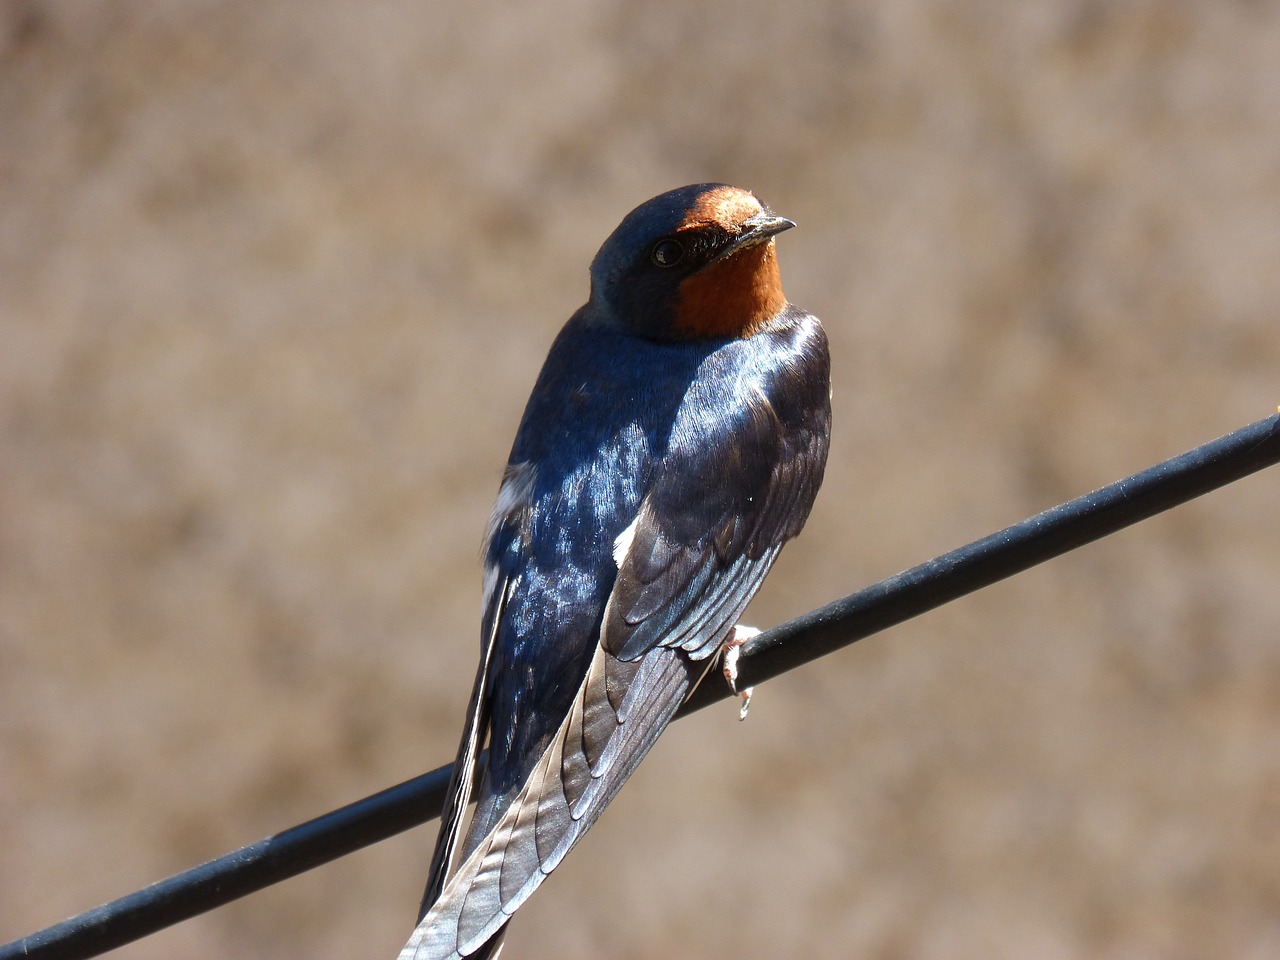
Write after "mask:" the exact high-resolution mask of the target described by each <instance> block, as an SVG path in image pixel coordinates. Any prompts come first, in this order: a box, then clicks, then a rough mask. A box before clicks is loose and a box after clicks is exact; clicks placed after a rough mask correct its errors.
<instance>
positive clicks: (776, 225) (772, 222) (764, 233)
mask: <svg viewBox="0 0 1280 960" xmlns="http://www.w3.org/2000/svg"><path fill="white" fill-rule="evenodd" d="M794 226H795V222H794V221H791V220H788V219H787V218H786V217H780V216H778V215H777V214H776V213H773V212H771V211H769V210H761V211H760V212H759V213H757V214H756V215H755V216H754V217H749V218H747V219H746V220H744V221H742V230H741V231H739V233H738V235H737V236H736V237H734V238H733V242H732V243H730V244H729V245H728V246H727V247H725V248H724V249H723V250H721V251H720V254H719V256H717V257H716V258H715V260H723V259H724V258H725V257H731V256H733V255H734V254H735V253H737V252H738V251H739V250H745V249H746V248H747V247H754V246H755V245H756V244H758V243H765V242H766V241H768V239H769V238H770V237H772V236H774V235H775V234H779V233H781V232H782V231H783V230H790V229H791V228H792V227H794ZM712 262H713V263H714V262H715V261H714V260H713V261H712Z"/></svg>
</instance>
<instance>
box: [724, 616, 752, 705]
mask: <svg viewBox="0 0 1280 960" xmlns="http://www.w3.org/2000/svg"><path fill="white" fill-rule="evenodd" d="M759 634H760V631H759V630H757V629H756V628H755V627H744V626H743V625H742V624H738V625H737V626H735V627H734V628H733V632H732V633H730V634H729V639H728V640H726V641H725V642H724V654H723V656H722V657H721V661H720V662H721V664H722V665H723V668H724V679H725V682H726V683H728V684H729V689H730V690H732V691H733V692H734V693H735V694H737V696H738V698H739V699H740V700H741V701H742V705H741V706H740V707H739V708H738V719H739V720H745V719H747V711H748V710H750V709H751V692H752V690H754V689H755V688H754V687H747V688H746V689H744V690H739V689H738V657H739V655H740V654H741V652H742V645H743V644H744V643H746V642H747V641H748V640H750V639H751V638H752V637H755V636H759Z"/></svg>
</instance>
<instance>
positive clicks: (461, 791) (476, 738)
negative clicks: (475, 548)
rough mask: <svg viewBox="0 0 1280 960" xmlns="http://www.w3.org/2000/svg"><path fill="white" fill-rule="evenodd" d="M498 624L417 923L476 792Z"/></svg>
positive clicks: (440, 884) (436, 890)
mask: <svg viewBox="0 0 1280 960" xmlns="http://www.w3.org/2000/svg"><path fill="white" fill-rule="evenodd" d="M505 599H506V584H502V585H500V587H499V592H498V594H497V595H496V596H495V598H494V601H495V602H496V603H498V604H499V605H500V604H502V603H503V602H505ZM500 621H501V610H500V609H499V610H497V611H495V615H494V616H493V617H492V625H491V626H490V628H489V630H488V633H487V636H486V638H485V644H484V650H483V651H482V653H481V655H480V666H479V668H478V669H477V670H476V680H475V684H474V685H473V686H472V688H471V701H470V703H468V704H467V722H466V724H465V725H464V726H463V729H462V740H461V742H460V743H459V744H458V755H457V758H456V759H455V760H454V761H453V774H452V775H451V776H450V778H449V790H448V792H447V793H446V794H445V799H444V809H443V810H442V811H441V813H440V832H439V833H438V834H437V835H436V848H435V851H434V853H433V854H432V856H431V869H430V870H429V871H428V872H427V886H426V889H425V890H424V891H423V893H422V905H421V906H420V907H419V908H418V919H419V920H421V919H422V918H423V917H424V916H425V915H426V913H427V911H428V910H430V909H431V905H432V904H433V903H435V901H436V899H437V898H438V897H439V896H440V891H441V890H443V889H444V884H445V880H446V879H448V876H449V871H450V870H451V869H452V867H453V859H454V854H455V851H456V850H457V846H458V840H459V838H460V836H461V834H462V820H463V814H464V813H465V812H466V809H467V804H468V803H470V802H471V796H472V794H473V793H474V791H475V783H476V761H477V759H479V756H480V750H481V747H482V745H483V744H484V739H485V735H486V733H487V732H488V728H489V697H488V687H489V665H490V664H491V663H492V662H493V653H494V647H495V646H496V644H497V635H498V631H497V625H498V623H499V622H500Z"/></svg>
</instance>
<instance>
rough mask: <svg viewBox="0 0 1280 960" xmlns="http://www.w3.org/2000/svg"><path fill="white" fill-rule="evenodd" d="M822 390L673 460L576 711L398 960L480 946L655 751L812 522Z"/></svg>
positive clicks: (622, 547)
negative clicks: (790, 545)
mask: <svg viewBox="0 0 1280 960" xmlns="http://www.w3.org/2000/svg"><path fill="white" fill-rule="evenodd" d="M821 389H822V391H823V395H822V397H821V398H820V399H815V400H814V402H813V403H812V404H808V405H802V406H803V407H804V409H802V410H798V411H794V410H793V411H790V412H791V413H794V414H795V415H794V416H787V415H786V411H784V413H783V415H781V416H780V412H779V409H778V408H777V407H775V405H774V404H772V403H770V402H769V401H768V399H766V397H765V396H764V394H763V393H761V394H759V395H758V397H757V399H756V401H755V402H752V403H750V404H748V405H747V410H746V411H745V413H744V414H742V415H740V416H737V417H725V418H721V419H720V420H719V421H718V423H719V426H718V427H717V428H716V431H715V432H716V435H715V436H712V437H698V436H689V437H686V438H685V440H686V441H687V442H683V443H681V444H679V445H678V449H673V450H672V451H669V453H668V455H667V456H666V457H665V458H664V460H663V462H662V464H661V465H660V467H659V468H658V470H657V471H656V473H655V476H654V480H653V483H652V485H651V487H650V489H649V492H648V494H647V495H646V497H645V499H644V501H643V502H642V504H641V507H640V510H639V512H638V515H637V517H636V520H635V522H634V523H633V524H632V525H631V526H630V527H628V529H627V531H626V532H624V534H623V535H622V536H621V537H619V538H618V544H617V546H616V549H615V559H616V560H617V561H618V566H619V571H618V576H617V579H616V581H615V584H614V588H613V591H612V593H611V595H610V597H609V600H608V603H607V605H606V607H605V611H604V613H603V622H602V626H601V633H600V640H599V643H598V645H597V648H596V651H595V653H594V655H593V658H592V661H591V664H590V666H589V668H588V670H587V674H586V677H585V679H584V680H583V682H582V684H581V686H580V687H579V688H578V691H577V693H576V695H575V697H574V700H573V703H572V706H571V708H570V710H569V713H568V714H567V716H566V717H565V719H564V720H563V722H562V723H561V725H560V727H559V729H558V730H557V731H556V733H555V735H554V736H553V737H552V738H551V742H550V744H549V746H548V747H547V749H546V750H545V752H544V753H543V755H542V757H541V758H540V759H539V761H538V762H537V764H536V766H535V767H534V769H533V772H532V773H531V774H530V776H529V778H528V779H527V780H526V781H525V784H524V786H523V788H522V789H521V791H520V793H519V794H518V795H517V796H516V797H515V798H514V799H513V801H512V802H511V804H510V805H509V806H508V807H507V809H506V810H505V811H504V812H503V814H502V815H501V816H500V817H499V818H498V820H497V822H496V823H495V824H494V826H493V827H492V829H491V830H489V832H488V833H487V835H486V836H485V837H484V838H483V839H482V840H481V841H480V842H479V844H478V845H477V846H476V847H475V848H474V850H472V852H471V853H470V855H469V856H468V857H467V859H466V860H465V861H464V862H463V864H462V865H461V866H460V867H459V868H458V872H457V873H456V874H455V875H454V876H452V877H451V878H450V879H449V882H448V884H447V886H446V887H445V889H444V892H443V894H442V895H441V896H440V898H439V900H437V902H436V904H435V905H434V906H433V907H432V908H431V911H430V913H429V914H428V915H427V917H426V918H425V919H424V920H423V922H422V923H421V924H419V926H418V928H417V930H415V931H414V934H413V936H412V937H411V938H410V940H409V943H408V944H407V945H406V946H405V948H404V950H403V951H402V953H401V954H400V957H401V960H428V958H459V957H465V956H467V955H469V954H470V953H473V952H474V951H476V950H478V949H480V948H481V947H482V946H483V945H484V944H485V943H486V941H488V940H489V939H490V938H491V937H492V936H493V935H494V934H495V933H496V932H497V931H498V930H499V929H500V928H501V927H502V926H503V925H504V924H505V923H506V922H507V920H509V919H510V917H511V915H512V914H513V913H514V912H515V910H516V909H517V908H518V907H519V906H520V905H521V904H522V903H523V902H524V901H525V900H526V899H527V898H528V897H529V895H530V894H531V893H532V892H533V891H534V889H535V888H536V887H537V886H538V884H540V883H541V882H542V880H543V879H544V878H545V877H546V876H547V875H548V874H550V873H551V871H552V870H553V869H555V867H556V866H557V865H558V864H559V863H560V861H561V860H562V859H563V858H564V856H565V854H566V853H568V851H569V849H570V848H571V847H572V846H573V845H574V844H575V843H576V842H577V841H578V839H579V838H580V837H581V836H582V835H583V834H584V833H585V832H586V830H587V829H588V828H589V827H590V826H591V824H592V823H594V822H595V820H596V818H597V817H599V815H600V813H601V812H602V811H603V810H604V808H605V806H607V805H608V803H609V801H610V800H611V799H612V798H613V797H614V795H616V793H617V791H618V790H619V789H620V788H621V786H622V784H623V783H624V782H625V781H626V779H627V778H628V777H629V776H630V775H631V773H632V771H634V769H635V767H636V765H637V764H638V763H639V762H640V760H641V759H642V758H643V757H644V755H645V754H646V753H647V752H648V750H649V748H650V747H652V746H653V743H654V742H655V741H656V740H657V738H658V735H659V734H660V733H661V732H662V730H663V729H664V728H665V727H666V725H667V723H668V722H670V720H671V717H672V716H673V715H674V714H675V712H676V710H677V709H678V708H679V706H680V704H681V703H682V702H683V701H684V700H685V699H686V697H687V696H688V694H689V692H690V691H691V689H692V688H693V687H694V686H695V685H696V683H697V682H698V680H699V679H700V678H701V676H702V675H703V674H704V673H705V671H706V669H707V666H708V662H709V661H708V658H709V657H710V655H711V654H712V653H714V652H715V650H716V649H717V648H718V646H719V644H720V643H721V642H722V641H723V640H724V638H725V636H726V635H727V634H728V632H729V631H730V630H731V629H732V627H733V625H734V623H735V622H736V621H737V618H738V616H739V615H740V614H741V612H742V610H743V609H744V608H745V607H746V605H747V602H748V601H749V600H750V598H751V595H752V594H753V593H754V592H755V590H756V588H757V587H758V586H759V584H760V581H761V580H762V579H763V578H764V576H765V574H766V573H767V572H768V570H769V567H770V566H771V565H772V563H773V560H774V559H775V557H776V556H777V554H778V550H779V549H780V548H781V546H782V543H783V542H784V541H785V540H786V539H789V538H790V537H792V536H794V535H795V533H797V532H798V531H799V529H800V527H801V526H802V525H803V523H804V520H805V517H806V516H807V514H808V512H809V507H810V506H811V505H812V502H813V498H814V495H815V494H816V492H817V487H818V484H819V483H820V481H821V475H822V470H823V467H824V465H825V461H826V451H827V427H828V419H829V410H828V408H827V406H826V403H827V398H826V395H825V384H823V385H822V387H821ZM784 396H785V393H784ZM792 406H794V404H792ZM708 441H710V442H708ZM708 451H714V453H708ZM699 458H701V462H699Z"/></svg>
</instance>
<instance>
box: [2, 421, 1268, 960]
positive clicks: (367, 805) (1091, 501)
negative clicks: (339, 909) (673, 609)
mask: <svg viewBox="0 0 1280 960" xmlns="http://www.w3.org/2000/svg"><path fill="white" fill-rule="evenodd" d="M1277 461H1280V416H1272V417H1268V418H1267V419H1265V420H1259V421H1258V422H1257V423H1253V424H1250V425H1249V426H1247V427H1242V428H1240V429H1239V430H1236V431H1235V432H1234V433H1230V434H1227V435H1226V436H1225V437H1220V438H1219V439H1217V440H1214V441H1212V442H1210V443H1206V444H1204V445H1203V446H1200V447H1196V448H1195V449H1194V450H1191V451H1188V452H1187V453H1184V454H1182V455H1180V456H1177V457H1174V458H1172V459H1170V460H1166V461H1164V462H1163V463H1159V464H1156V465H1155V466H1154V467H1150V468H1149V469H1147V470H1143V471H1142V472H1141V473H1137V474H1134V475H1133V476H1131V477H1129V478H1127V479H1125V480H1121V481H1119V482H1117V483H1113V484H1111V485H1110V486H1107V487H1103V488H1102V489H1100V490H1096V491H1094V492H1093V493H1089V494H1086V495H1085V496H1083V497H1077V498H1076V499H1075V500H1071V501H1069V502H1067V503H1064V504H1062V505H1060V506H1057V507H1054V508H1053V509H1051V510H1046V511H1045V512H1044V513H1041V514H1038V515H1037V516H1034V517H1031V518H1030V519H1028V520H1023V521H1022V522H1021V523H1017V524H1014V525H1013V526H1011V527H1007V528H1006V529H1004V530H1001V531H1000V532H999V533H993V534H991V536H989V537H985V538H983V539H981V540H977V541H974V542H973V543H971V544H969V545H967V546H964V547H961V548H959V549H958V550H953V551H951V552H950V553H947V554H943V555H942V556H940V557H938V558H936V559H934V560H930V561H928V562H927V563H922V564H920V565H919V566H918V567H912V568H911V569H910V570H907V571H905V572H903V573H899V574H897V575H896V576H892V577H889V578H887V579H885V580H882V581H880V582H879V583H877V584H875V585H873V586H870V587H867V588H866V589H865V590H860V591H858V592H857V593H855V594H852V595H850V596H848V597H845V598H844V599H843V600H837V601H835V602H834V603H830V604H827V605H826V606H825V607H821V608H819V609H817V610H814V611H811V612H810V613H807V614H804V615H803V616H800V617H797V618H796V619H794V620H791V621H789V622H787V623H785V624H783V625H782V626H780V627H776V628H774V629H772V630H768V631H766V632H764V633H762V634H760V636H758V637H756V638H755V639H753V640H751V641H749V642H748V643H747V644H746V645H745V646H744V647H743V648H742V655H741V658H740V659H739V661H738V676H739V686H747V685H751V684H758V683H760V682H762V681H764V680H768V679H770V678H772V677H776V676H778V675H779V674H782V673H785V672H787V671H788V670H791V669H793V668H795V667H798V666H800V665H801V664H804V663H808V662H810V661H811V660H816V659H817V658H819V657H822V656H825V655H826V654H828V653H831V652H832V651H835V650H838V649H840V648H841V647H844V646H848V645H849V644H851V643H854V642H855V641H857V640H861V639H862V638H863V637H866V636H869V635H871V634H873V633H877V632H878V631H880V630H883V629H885V628H886V627H890V626H893V625H894V624H897V623H901V622H902V621H904V620H909V619H910V618H912V617H915V616H918V615H920V614H921V613H924V612H926V611H928V610H932V609H933V608H935V607H939V606H941V605H942V604H944V603H947V602H948V601H950V600H954V599H956V598H957V597H961V596H964V595H965V594H966V593H971V592H973V591H974V590H977V589H979V588H981V587H985V586H987V585H989V584H992V583H995V582H996V581H998V580H1002V579H1004V578H1005V577H1008V576H1011V575H1012V574H1015V573H1019V572H1021V571H1023V570H1026V569H1028V568H1029V567H1033V566H1035V565H1036V564H1038V563H1043V562H1044V561H1045V560H1049V559H1052V558H1053V557H1056V556H1059V555H1060V554H1063V553H1066V552H1067V551H1069V550H1074V549H1075V548H1076V547H1080V546H1083V545H1084V544H1086V543H1091V542H1093V541H1094V540H1098V539H1100V538H1101V537H1105V536H1107V535H1108V534H1111V533H1115V532H1116V531H1117V530H1122V529H1124V528H1125V527H1127V526H1130V525H1132V524H1134V523H1138V522H1139V521H1141V520H1145V519H1146V518H1148V517H1150V516H1153V515H1154V514H1157V513H1160V512H1161V511H1164V510H1168V509H1169V508H1170V507H1175V506H1177V505H1178V504H1181V503H1185V502H1186V501H1188V500H1191V499H1193V498H1195V497H1198V496H1200V495H1201V494H1203V493H1207V492H1209V491H1210V490H1214V489H1217V488H1218V487H1221V486H1225V485H1226V484H1228V483H1231V482H1232V481H1234V480H1239V479H1240V478H1241V477H1245V476H1248V475H1249V474H1251V473H1254V472H1256V471H1258V470H1261V469H1263V468H1265V467H1269V466H1271V465H1273V464H1275V463H1276V462H1277ZM731 695H732V694H731V693H730V691H729V689H728V686H727V685H726V684H724V683H715V682H712V683H704V684H703V685H702V686H701V687H699V688H698V690H696V691H695V692H694V695H693V696H692V697H691V698H690V700H689V702H688V703H687V704H685V706H684V708H683V709H682V710H681V712H680V716H683V715H684V714H687V713H690V712H692V711H694V710H698V709H701V708H702V707H705V706H708V705H709V704H711V703H715V702H716V701H719V700H724V699H727V698H729V697H730V696H731ZM450 769H451V768H450V767H447V766H446V767H439V768H438V769H436V770H433V771H431V772H430V773H428V774H424V775H422V776H420V777H415V778H414V779H412V780H407V781H405V782H404V783H401V784H398V785H397V786H394V787H391V788H389V789H387V790H383V791H382V792H380V793H376V794H374V795H373V796H371V797H366V798H365V799H363V800H360V801H357V802H356V803H353V804H350V805H349V806H346V807H342V808H341V809H339V810H335V811H334V812H332V813H328V814H325V815H324V816H322V817H317V818H316V819H315V820H311V821H309V822H307V823H304V824H302V825H300V826H297V827H292V828H290V829H288V830H285V831H284V832H283V833H278V834H276V835H275V836H272V837H267V838H266V839H264V840H259V841H258V842H257V843H252V844H250V845H249V846H247V847H241V848H240V849H239V850H236V851H235V852H233V853H229V854H227V855H225V856H222V857H219V858H217V859H216V860H210V861H209V862H208V863H204V864H201V865H200V866H198V867H193V868H192V869H190V870H186V871H183V872H182V873H179V874H175V875H174V876H172V877H169V878H168V879H166V880H161V881H160V882H158V883H154V884H152V885H151V886H149V887H146V888H145V889H143V890H139V891H137V892H135V893H131V894H129V895H128V896H126V897H121V898H120V899H119V900H113V901H112V902H111V903H107V904H104V905H103V906H100V907H96V908H94V909H92V910H88V911H86V912H84V913H82V914H79V915H78V916H75V917H72V918H71V919H69V920H64V921H63V922H61V923H58V924H55V925H54V926H52V927H48V928H47V929H44V930H41V931H39V932H38V933H33V934H31V935H30V936H27V937H23V938H22V939H20V940H15V941H13V942H12V943H7V944H5V945H3V946H0V960H22V958H38V960H80V958H85V957H93V956H96V955H98V954H100V953H105V952H106V951H108V950H112V949H115V948H116V947H120V946H123V945H124V944H126V943H131V942H132V941H134V940H138V939H140V938H142V937H145V936H147V935H148V934H151V933H155V932H156V931H157V930H161V929H163V928H165V927H167V926H171V925H172V924H175V923H178V922H179V921H182V920H186V919H189V918H190V917H193V916H196V915H197V914H200V913H204V912H205V911H208V910H212V909H213V908H215V907H220V906H222V905H224V904H226V903H229V902H231V901H232V900H235V899H238V898H239V897H243V896H245V895H247V894H250V893H253V892H254V891H257V890H261V889H262V888H264V887H267V886H270V885H271V884H273V883H277V882H279V881H281V880H285V879H287V878H289V877H292V876H296V875H297V874H300V873H304V872H306V871H307V870H310V869H311V868H313V867H317V866H319V865H321V864H323V863H328V862H329V861H331V860H336V859H338V858H339V857H342V856H345V855H346V854H348V853H352V852H353V851H355V850H359V849H360V848H362V847H365V846H368V845H370V844H372V843H376V842H377V841H379V840H384V839H386V838H387V837H390V836H394V835H395V834H397V833H400V832H401V831H404V830H408V829H409V828H410V827H414V826H417V825H418V824H420V823H425V822H426V821H428V820H430V819H432V818H433V817H436V816H439V814H440V809H441V805H442V803H443V798H444V791H445V788H446V786H447V785H448V781H449V773H450Z"/></svg>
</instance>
